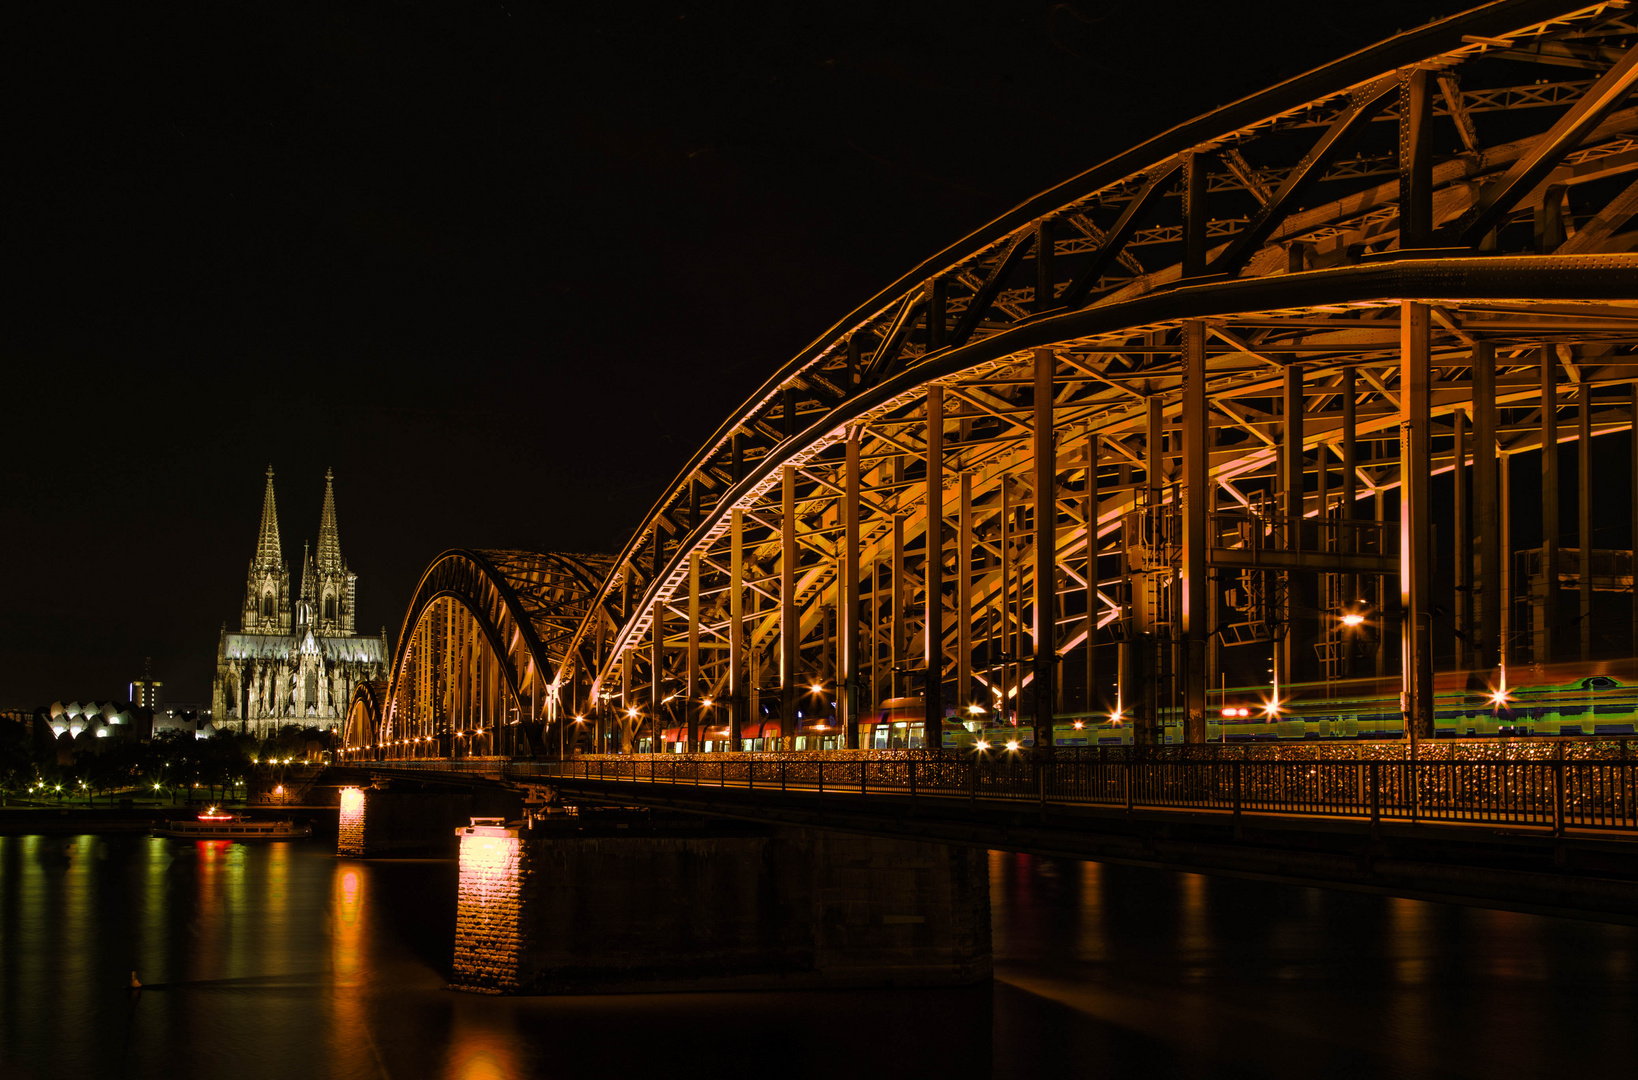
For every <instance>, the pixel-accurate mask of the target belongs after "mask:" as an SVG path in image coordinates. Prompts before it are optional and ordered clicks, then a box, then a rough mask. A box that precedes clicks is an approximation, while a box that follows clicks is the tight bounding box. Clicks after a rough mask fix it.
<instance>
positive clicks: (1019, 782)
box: [377, 754, 1638, 840]
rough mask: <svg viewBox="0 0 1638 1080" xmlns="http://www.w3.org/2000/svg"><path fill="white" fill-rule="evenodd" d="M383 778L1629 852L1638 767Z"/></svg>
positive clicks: (985, 763) (1024, 766) (560, 766)
mask: <svg viewBox="0 0 1638 1080" xmlns="http://www.w3.org/2000/svg"><path fill="white" fill-rule="evenodd" d="M377 768H378V769H380V770H382V771H386V770H393V769H403V770H406V771H413V772H418V773H422V774H425V773H428V772H433V773H436V772H443V773H451V774H463V775H482V776H486V777H492V778H493V779H496V780H503V781H509V782H528V781H531V780H535V781H548V780H558V781H598V782H600V783H606V784H628V785H636V784H650V785H652V784H663V785H666V786H669V787H693V788H701V787H705V788H718V789H723V790H728V789H739V790H745V791H753V792H754V791H761V792H769V791H779V792H786V793H795V792H806V793H814V794H820V793H823V794H831V795H838V796H840V795H857V796H869V795H872V794H875V795H888V794H898V795H905V796H908V797H910V798H912V799H941V800H951V799H955V800H965V801H968V802H973V803H985V804H997V803H999V804H1004V805H1012V806H1016V805H1019V804H1038V805H1040V806H1043V807H1059V808H1064V807H1072V806H1103V807H1117V808H1121V809H1124V810H1135V809H1145V810H1190V811H1200V812H1211V813H1221V814H1228V815H1231V816H1233V817H1243V816H1248V815H1270V814H1273V815H1281V816H1304V817H1324V818H1338V819H1352V820H1361V821H1376V822H1381V821H1404V822H1419V823H1453V824H1454V823H1460V824H1475V825H1491V826H1495V825H1502V826H1510V827H1525V828H1532V829H1542V830H1547V831H1549V832H1551V833H1554V834H1558V835H1563V834H1565V833H1566V832H1570V831H1576V832H1581V831H1596V832H1598V833H1600V834H1607V835H1611V836H1617V837H1621V838H1623V839H1627V840H1631V839H1635V838H1638V760H1630V759H1628V760H1619V759H1611V760H1561V759H1556V758H1542V759H1526V760H1511V761H1508V760H1483V761H1456V760H1443V761H1415V762H1412V761H1406V760H1385V761H1384V760H1375V761H1373V760H1364V759H1342V760H1306V759H1304V760H1193V761H1191V760H1147V759H1144V758H1143V757H1141V756H1137V755H1123V756H1121V757H1114V758H1101V757H1100V758H1096V759H1094V758H1089V757H1081V758H1076V759H1072V760H1058V761H1037V760H1034V759H1032V758H1030V757H1027V756H1026V755H1022V754H1003V755H994V756H979V755H971V754H965V755H954V754H952V755H941V756H935V755H927V756H923V757H908V756H903V755H900V756H896V757H888V756H876V755H870V754H847V755H838V756H836V757H834V758H816V757H799V758H792V757H772V758H757V757H752V756H748V755H732V754H719V755H689V756H679V755H668V754H658V755H635V756H629V757H621V758H613V759H611V758H597V759H590V760H576V761H569V762H526V761H508V760H504V759H493V758H491V759H480V760H471V759H453V760H449V759H431V760H428V759H423V760H419V761H399V762H391V763H383V765H381V766H378V767H377Z"/></svg>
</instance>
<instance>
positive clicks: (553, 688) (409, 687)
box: [343, 549, 611, 758]
mask: <svg viewBox="0 0 1638 1080" xmlns="http://www.w3.org/2000/svg"><path fill="white" fill-rule="evenodd" d="M610 563H611V560H610V559H609V558H608V557H607V556H598V555H569V554H563V553H542V552H531V551H502V550H473V549H456V550H451V551H446V552H444V553H443V554H442V555H440V556H438V558H436V559H435V560H433V562H432V564H431V565H430V566H429V567H428V568H427V569H426V571H425V572H424V573H423V574H422V576H421V581H420V583H419V584H418V585H417V587H416V590H415V593H414V596H413V598H412V600H411V602H410V605H409V608H408V611H407V612H406V613H405V616H404V623H403V627H402V629H401V630H400V632H399V636H398V644H397V648H396V650H395V652H394V656H393V665H392V678H391V682H390V683H389V684H388V686H387V687H386V688H385V693H384V695H383V696H382V697H381V698H380V699H379V700H377V699H376V698H375V697H374V696H366V698H359V697H355V706H356V707H355V708H354V709H350V710H349V714H348V728H347V731H346V732H345V734H344V736H343V745H344V747H345V748H346V749H348V750H349V751H350V752H352V754H354V755H355V756H372V757H381V758H385V757H404V756H429V757H430V756H444V757H447V756H451V755H460V754H478V755H481V754H495V753H508V754H512V753H521V752H526V751H527V750H529V749H531V747H530V746H529V740H534V741H535V743H536V744H537V745H536V746H534V747H533V749H535V750H538V749H539V746H538V741H539V738H540V736H541V733H542V731H543V728H544V726H545V725H546V724H548V723H550V722H551V721H552V720H554V719H555V718H556V716H557V712H558V706H559V704H560V702H561V700H562V699H561V694H560V692H559V691H560V682H559V680H560V677H561V676H562V674H563V673H564V672H565V670H566V668H567V666H568V665H567V664H566V661H567V660H568V655H569V654H568V649H569V648H570V647H571V643H572V641H573V639H574V635H575V632H576V630H577V629H578V628H579V626H580V623H581V622H582V621H583V620H584V618H585V616H586V613H587V611H588V610H589V609H590V608H589V605H590V603H591V601H592V599H593V597H594V595H595V593H596V589H597V586H598V584H599V583H600V582H601V581H602V580H603V578H604V577H605V576H606V575H607V574H608V572H609V569H610ZM361 693H362V690H361ZM372 706H373V717H372V715H371V709H372ZM355 714H356V718H357V723H356V724H355ZM372 719H373V721H374V722H373V725H372V724H371V720H372ZM372 730H373V733H372ZM520 731H521V732H522V735H520Z"/></svg>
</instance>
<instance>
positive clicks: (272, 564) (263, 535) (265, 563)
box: [251, 465, 284, 570]
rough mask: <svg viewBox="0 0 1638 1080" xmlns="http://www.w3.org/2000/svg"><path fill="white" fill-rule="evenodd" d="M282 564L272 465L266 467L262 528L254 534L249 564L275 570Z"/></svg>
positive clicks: (277, 508)
mask: <svg viewBox="0 0 1638 1080" xmlns="http://www.w3.org/2000/svg"><path fill="white" fill-rule="evenodd" d="M283 565H284V555H283V553H282V552H281V551H280V550H279V507H278V504H277V503H275V502H274V501H273V466H271V465H269V466H268V467H267V493H266V494H264V495H263V496H262V529H261V532H259V533H258V534H257V536H256V561H255V562H254V563H252V564H251V566H252V567H253V568H255V569H259V570H276V569H278V568H279V567H281V566H283Z"/></svg>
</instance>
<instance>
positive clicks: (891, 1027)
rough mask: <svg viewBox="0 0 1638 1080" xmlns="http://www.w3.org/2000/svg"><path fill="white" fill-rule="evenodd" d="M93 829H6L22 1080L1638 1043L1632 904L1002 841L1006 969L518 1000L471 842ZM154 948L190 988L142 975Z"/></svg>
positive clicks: (8, 1041)
mask: <svg viewBox="0 0 1638 1080" xmlns="http://www.w3.org/2000/svg"><path fill="white" fill-rule="evenodd" d="M65 850H66V853H67V857H66V858H65V857H63V856H64V849H60V848H50V847H48V846H47V845H44V844H42V843H40V842H39V839H38V838H29V837H0V934H4V942H3V943H4V967H3V977H0V1075H4V1076H5V1077H6V1078H7V1080H14V1078H16V1080H34V1078H38V1077H50V1078H51V1080H73V1078H77V1077H93V1076H98V1077H100V1076H115V1075H117V1076H121V1077H127V1078H141V1077H156V1078H157V1077H164V1078H166V1080H192V1078H199V1080H207V1078H208V1080H220V1078H221V1077H223V1076H231V1077H234V1078H235V1080H255V1078H261V1077H268V1078H273V1077H278V1078H280V1080H288V1078H290V1077H307V1076H314V1077H338V1078H353V1077H357V1078H361V1080H362V1078H381V1077H390V1078H395V1080H396V1078H420V1077H437V1078H447V1080H485V1078H500V1077H535V1076H541V1077H586V1076H605V1077H647V1076H655V1077H672V1076H682V1077H695V1076H697V1077H713V1078H723V1077H758V1078H762V1077H767V1076H781V1077H794V1078H805V1077H816V1078H817V1077H827V1078H828V1077H835V1076H860V1077H870V1076H939V1077H986V1076H997V1077H1037V1076H1060V1075H1068V1076H1083V1075H1091V1076H1108V1077H1157V1076H1158V1077H1167V1076H1176V1077H1252V1076H1276V1077H1308V1076H1316V1075H1324V1076H1329V1077H1370V1076H1409V1077H1451V1076H1456V1077H1463V1076H1472V1077H1485V1078H1487V1080H1488V1078H1494V1077H1504V1076H1537V1075H1560V1074H1562V1075H1589V1076H1596V1075H1624V1074H1625V1072H1626V1071H1627V1069H1626V1068H1625V1066H1626V1065H1627V1064H1629V1063H1630V1062H1631V1061H1632V1060H1634V1057H1635V1055H1638V1031H1635V1029H1634V1027H1633V1025H1632V1024H1631V1023H1630V1017H1631V1016H1632V1015H1633V1012H1634V1006H1635V1005H1638V929H1633V928H1630V927H1625V926H1613V925H1606V924H1598V923H1591V922H1573V921H1568V920H1562V919H1553V918H1546V917H1539V916H1532V915H1522V914H1515V913H1508V912H1496V911H1487V910H1480V909H1470V908H1457V907H1451V906H1445V905H1439V904H1430V903H1422V902H1417V901H1410V900H1398V899H1393V898H1387V897H1378V896H1371V895H1362V894H1352V893H1342V892H1332V891H1326V890H1321V889H1306V888H1298V887H1293V886H1287V885H1274V884H1263V883H1257V882H1248V881H1242V880H1235V879H1228V878H1209V877H1202V876H1196V875H1188V874H1177V873H1168V872H1162V871H1156V870H1148V869H1136V868H1129V867H1122V866H1110V865H1100V864H1095V863H1079V862H1072V861H1062V860H1049V859H1041V858H1034V857H1029V856H1022V855H1011V854H1000V853H993V854H992V855H991V856H990V869H991V903H992V921H993V926H994V944H995V956H996V979H995V981H994V983H992V984H988V985H983V986H978V987H969V988H964V989H955V990H891V989H888V990H873V991H849V992H833V991H801V992H794V991H793V992H775V993H709V994H703V993H702V994H665V995H618V996H615V995H611V996H586V997H572V998H544V997H540V998H497V997H483V996H474V995H465V994H457V993H453V992H450V991H448V990H447V989H445V984H446V982H447V980H448V978H449V975H450V961H451V948H452V933H453V903H454V895H455V881H456V870H455V865H454V863H453V862H452V861H448V860H397V859H385V860H364V861H348V860H338V859H336V858H334V857H333V856H332V855H331V854H330V853H329V851H328V850H327V848H326V847H325V846H324V845H322V844H319V843H313V842H309V843H292V844H269V845H263V846H253V847H245V846H231V847H221V846H207V845H203V844H198V845H196V844H190V843H182V842H176V841H166V840H151V839H147V838H136V837H129V836H122V837H94V836H87V837H78V838H75V839H73V840H72V842H70V843H69V844H68V845H67V848H66V849H65ZM660 902H663V898H661V900H660ZM564 932H565V933H572V932H573V928H572V927H565V928H564ZM133 967H135V968H136V969H137V970H138V972H139V974H140V975H141V977H142V978H143V979H144V980H145V981H151V982H153V983H160V984H163V986H164V989H163V990H160V991H157V992H152V991H148V990H144V991H142V992H139V993H134V992H131V991H128V990H127V989H126V987H125V982H126V980H127V978H128V974H129V971H130V969H131V968H133Z"/></svg>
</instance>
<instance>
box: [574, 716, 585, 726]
mask: <svg viewBox="0 0 1638 1080" xmlns="http://www.w3.org/2000/svg"><path fill="white" fill-rule="evenodd" d="M574 722H575V723H577V724H584V723H585V722H586V718H585V717H584V716H577V717H575V718H574Z"/></svg>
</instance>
